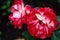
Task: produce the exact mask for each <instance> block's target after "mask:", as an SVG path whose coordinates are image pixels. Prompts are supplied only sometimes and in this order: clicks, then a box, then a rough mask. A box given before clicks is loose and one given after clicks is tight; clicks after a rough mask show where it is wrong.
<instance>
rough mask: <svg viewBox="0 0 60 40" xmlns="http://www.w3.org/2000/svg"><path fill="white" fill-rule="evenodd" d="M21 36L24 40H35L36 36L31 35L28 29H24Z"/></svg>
mask: <svg viewBox="0 0 60 40" xmlns="http://www.w3.org/2000/svg"><path fill="white" fill-rule="evenodd" d="M22 36H23V37H24V38H25V40H36V38H34V37H32V36H31V35H30V34H29V33H28V31H25V32H23V33H22Z"/></svg>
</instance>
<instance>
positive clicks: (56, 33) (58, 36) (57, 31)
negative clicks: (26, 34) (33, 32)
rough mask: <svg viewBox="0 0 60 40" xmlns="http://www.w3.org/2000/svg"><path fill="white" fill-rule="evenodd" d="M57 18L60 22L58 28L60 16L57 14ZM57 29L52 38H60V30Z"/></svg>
mask: <svg viewBox="0 0 60 40" xmlns="http://www.w3.org/2000/svg"><path fill="white" fill-rule="evenodd" d="M57 20H58V22H59V26H58V29H60V16H57ZM58 29H57V30H56V31H55V32H54V33H53V35H52V40H60V30H58Z"/></svg>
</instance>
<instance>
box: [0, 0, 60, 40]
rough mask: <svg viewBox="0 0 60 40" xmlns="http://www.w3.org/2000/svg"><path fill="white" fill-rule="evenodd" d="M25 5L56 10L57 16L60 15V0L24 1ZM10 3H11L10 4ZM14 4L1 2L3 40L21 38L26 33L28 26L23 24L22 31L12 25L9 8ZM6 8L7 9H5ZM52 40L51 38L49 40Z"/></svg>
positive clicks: (8, 0) (0, 27)
mask: <svg viewBox="0 0 60 40" xmlns="http://www.w3.org/2000/svg"><path fill="white" fill-rule="evenodd" d="M23 1H24V3H25V5H26V4H29V5H31V6H32V7H50V8H52V9H53V10H54V12H55V13H56V15H57V16H59V15H60V3H59V2H58V0H23ZM9 2H10V3H9ZM12 4H13V0H0V25H1V26H0V29H1V38H2V40H13V39H15V38H18V37H21V38H22V35H21V33H22V32H24V31H26V30H27V28H26V26H27V25H26V24H23V26H24V28H22V30H19V29H18V28H17V29H14V28H13V25H12V24H11V23H10V21H9V19H8V16H9V14H10V11H9V8H10V7H11V5H12ZM4 7H5V8H4ZM48 39H49V40H51V38H48ZM37 40H38V39H37Z"/></svg>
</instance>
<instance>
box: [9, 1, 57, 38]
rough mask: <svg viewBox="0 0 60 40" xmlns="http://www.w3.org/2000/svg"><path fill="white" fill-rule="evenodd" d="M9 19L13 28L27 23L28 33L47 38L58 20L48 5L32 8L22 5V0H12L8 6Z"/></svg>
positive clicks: (54, 28)
mask: <svg viewBox="0 0 60 40" xmlns="http://www.w3.org/2000/svg"><path fill="white" fill-rule="evenodd" d="M10 11H11V14H10V15H9V20H10V21H11V23H12V24H13V25H14V28H17V27H18V28H19V29H21V28H22V24H23V23H26V24H27V25H28V27H27V28H28V31H29V33H30V35H32V36H34V37H36V38H41V39H44V38H47V37H50V36H51V34H52V33H53V32H54V31H55V30H56V28H57V26H58V22H57V20H56V15H55V13H54V11H53V9H51V8H49V7H44V8H43V7H40V8H32V7H31V6H30V5H26V6H24V3H23V1H22V0H14V4H13V5H12V6H11V8H10Z"/></svg>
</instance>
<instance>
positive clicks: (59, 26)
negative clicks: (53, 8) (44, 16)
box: [57, 16, 60, 29]
mask: <svg viewBox="0 0 60 40" xmlns="http://www.w3.org/2000/svg"><path fill="white" fill-rule="evenodd" d="M57 20H58V22H59V25H58V29H60V16H57Z"/></svg>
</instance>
